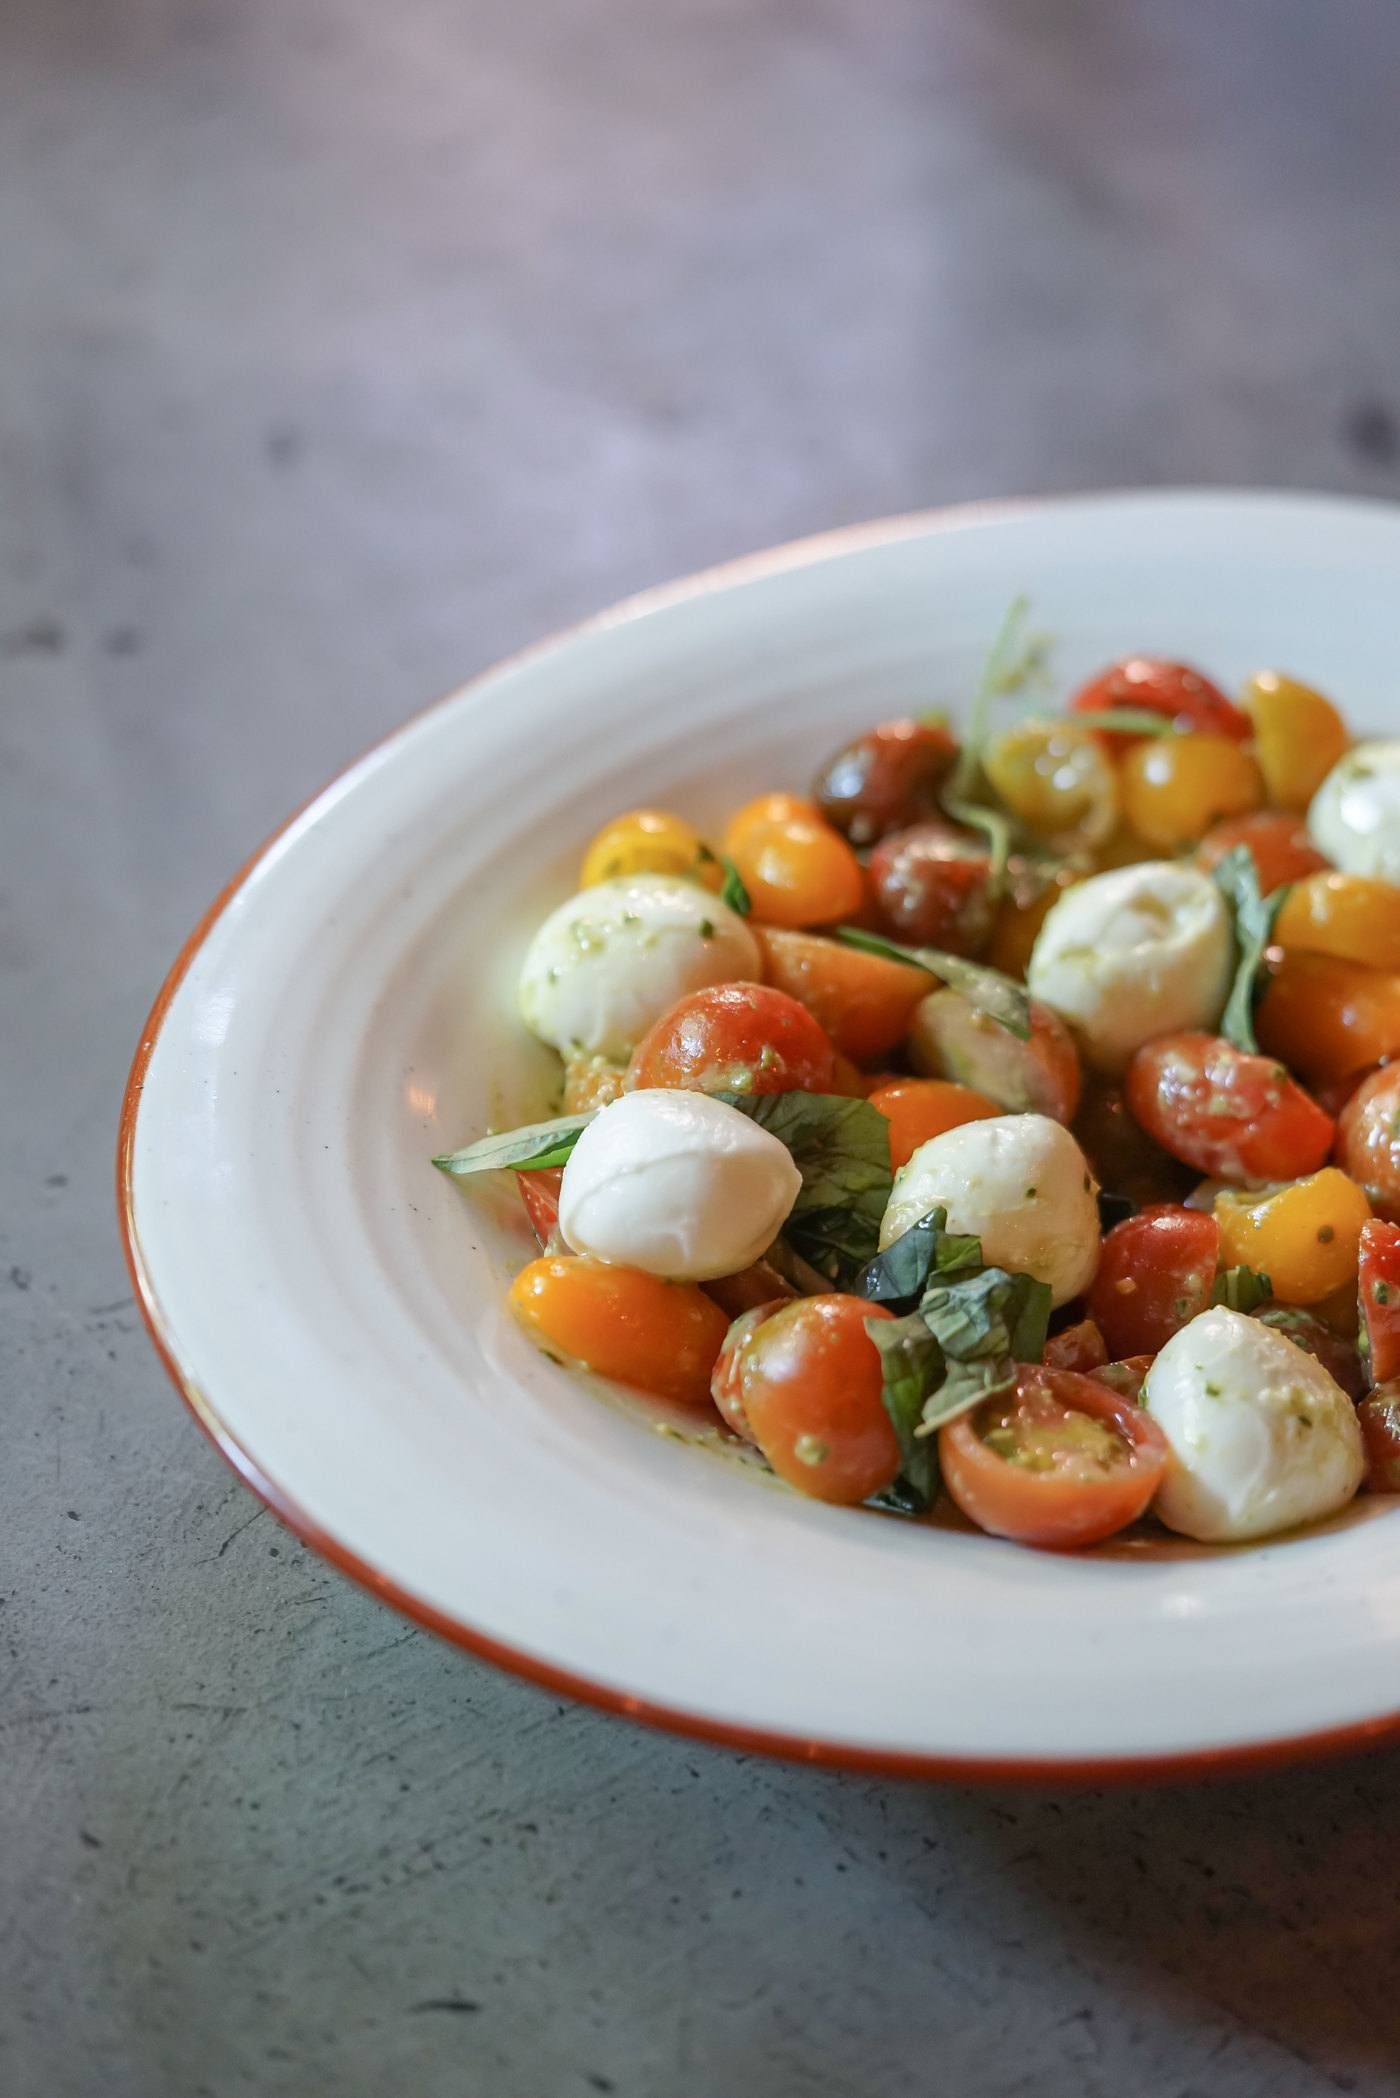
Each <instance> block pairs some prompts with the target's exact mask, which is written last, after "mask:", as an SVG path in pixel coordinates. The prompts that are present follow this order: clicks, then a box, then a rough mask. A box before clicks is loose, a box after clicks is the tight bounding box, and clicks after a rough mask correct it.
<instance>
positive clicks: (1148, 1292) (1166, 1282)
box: [1088, 1202, 1220, 1360]
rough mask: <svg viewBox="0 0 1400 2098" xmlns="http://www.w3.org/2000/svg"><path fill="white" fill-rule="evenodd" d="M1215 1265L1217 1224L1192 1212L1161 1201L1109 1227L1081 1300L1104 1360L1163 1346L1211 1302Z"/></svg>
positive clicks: (1147, 1351)
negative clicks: (1101, 1343)
mask: <svg viewBox="0 0 1400 2098" xmlns="http://www.w3.org/2000/svg"><path fill="white" fill-rule="evenodd" d="M1219 1261H1220V1227H1219V1225H1218V1224H1217V1223H1216V1221H1215V1218H1214V1217H1213V1216H1206V1215H1203V1214H1202V1212H1201V1211H1200V1210H1198V1209H1183V1208H1181V1207H1179V1206H1178V1205H1177V1204H1176V1203H1173V1202H1162V1203H1158V1204H1157V1205H1156V1207H1154V1208H1152V1209H1143V1210H1139V1212H1138V1214H1137V1215H1136V1216H1135V1217H1125V1218H1124V1220H1123V1222H1122V1223H1121V1224H1115V1225H1114V1227H1113V1229H1112V1230H1111V1231H1110V1232H1109V1234H1108V1236H1107V1237H1106V1238H1105V1240H1104V1242H1103V1251H1102V1253H1101V1254H1100V1255H1099V1266H1098V1273H1097V1274H1096V1275H1095V1277H1094V1280H1093V1283H1092V1285H1091V1287H1090V1290H1089V1300H1088V1301H1089V1316H1090V1318H1091V1319H1093V1321H1094V1323H1095V1325H1096V1326H1097V1327H1098V1329H1099V1331H1100V1333H1102V1335H1103V1338H1104V1346H1105V1347H1106V1348H1107V1350H1108V1356H1107V1357H1105V1360H1107V1359H1108V1357H1117V1356H1124V1355H1155V1354H1156V1353H1157V1350H1158V1349H1159V1348H1164V1347H1165V1346H1166V1344H1167V1342H1168V1341H1169V1340H1170V1339H1171V1337H1172V1335H1173V1333H1176V1332H1179V1331H1180V1329H1181V1328H1182V1327H1183V1326H1185V1325H1188V1324H1189V1323H1190V1321H1191V1320H1192V1319H1193V1318H1195V1317H1196V1316H1197V1314H1198V1313H1199V1312H1202V1311H1204V1310H1205V1308H1206V1306H1207V1305H1208V1304H1209V1303H1210V1295H1211V1291H1212V1290H1213V1289H1214V1287H1215V1271H1216V1268H1217V1267H1218V1265H1219Z"/></svg>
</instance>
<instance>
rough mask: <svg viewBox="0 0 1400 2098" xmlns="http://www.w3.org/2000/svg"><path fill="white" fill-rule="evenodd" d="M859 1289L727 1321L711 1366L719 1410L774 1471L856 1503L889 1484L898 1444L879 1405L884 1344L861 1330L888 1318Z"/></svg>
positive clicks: (815, 1494) (810, 1490) (801, 1487)
mask: <svg viewBox="0 0 1400 2098" xmlns="http://www.w3.org/2000/svg"><path fill="white" fill-rule="evenodd" d="M890 1316H891V1314H890V1313H889V1312H888V1311H887V1310H886V1309H885V1308H884V1306H883V1305H879V1304H867V1303H866V1302H865V1301H864V1300H863V1299H862V1298H860V1297H844V1296H824V1297H798V1298H797V1299H796V1300H795V1301H794V1302H793V1303H791V1304H784V1305H782V1306H781V1307H780V1308H779V1309H778V1310H777V1311H775V1312H772V1313H771V1314H768V1315H765V1313H764V1312H763V1311H762V1310H761V1309H760V1310H759V1311H756V1312H751V1313H749V1314H748V1316H747V1317H746V1318H743V1319H741V1320H739V1322H738V1323H737V1324H736V1325H735V1326H734V1328H733V1329H732V1331H731V1333H730V1335H729V1338H728V1340H727V1341H726V1343H725V1347H724V1351H723V1353H722V1354H721V1356H720V1358H719V1362H718V1364H717V1365H716V1368H715V1375H714V1398H715V1403H716V1405H717V1406H718V1407H719V1410H720V1412H721V1413H722V1414H723V1415H724V1417H725V1419H726V1420H727V1421H728V1422H729V1423H730V1425H731V1426H732V1427H733V1426H737V1425H738V1424H739V1423H740V1422H742V1423H743V1425H742V1426H739V1427H738V1432H739V1433H741V1434H744V1433H747V1434H748V1435H749V1436H750V1438H751V1439H752V1440H753V1441H754V1442H756V1443H757V1444H758V1447H759V1448H760V1449H761V1450H762V1452H763V1454H764V1456H765V1457H766V1458H767V1459H768V1462H769V1463H770V1464H771V1465H772V1467H773V1469H774V1471H775V1472H776V1473H777V1474H778V1476H779V1478H780V1479H786V1480H787V1482H788V1484H789V1486H795V1487H796V1488H797V1490H798V1492H799V1493H805V1494H808V1495H810V1496H811V1498H812V1499H813V1500H818V1501H834V1502H837V1503H840V1504H843V1505H847V1506H854V1505H855V1503H857V1502H859V1501H866V1500H869V1498H870V1496H871V1494H872V1493H878V1492H879V1490H880V1488H881V1487H882V1486H888V1485H889V1484H890V1483H891V1481H892V1480H893V1479H894V1477H895V1475H896V1473H897V1472H898V1470H899V1444H898V1442H897V1441H896V1439H895V1432H894V1428H893V1427H892V1425H891V1423H890V1417H889V1415H888V1413H886V1411H885V1402H884V1398H883V1391H884V1373H883V1369H882V1367H881V1362H880V1351H879V1349H878V1348H877V1347H876V1346H875V1343H874V1342H873V1341H872V1340H871V1338H870V1335H869V1334H868V1333H867V1332H866V1330H865V1329H866V1325H867V1323H868V1322H869V1321H870V1320H871V1319H872V1318H889V1317H890Z"/></svg>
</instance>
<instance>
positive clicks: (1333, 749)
mask: <svg viewBox="0 0 1400 2098" xmlns="http://www.w3.org/2000/svg"><path fill="white" fill-rule="evenodd" d="M1243 698H1244V704H1245V709H1246V711H1247V713H1248V715H1249V720H1250V725H1251V727H1252V728H1253V731H1254V755H1255V756H1256V758H1257V759H1258V760H1259V769H1260V771H1261V772H1262V773H1263V775H1264V785H1265V787H1266V789H1267V790H1268V796H1269V799H1270V801H1271V802H1273V803H1274V804H1275V806H1276V807H1278V808H1281V809H1305V808H1306V807H1307V805H1308V803H1309V802H1310V801H1311V800H1312V798H1313V796H1314V794H1316V792H1317V790H1318V788H1319V787H1320V786H1321V785H1322V782H1323V781H1324V780H1325V779H1326V777H1327V775H1328V773H1329V772H1330V771H1331V770H1332V767H1333V766H1334V765H1335V764H1336V762H1337V760H1338V758H1340V757H1341V756H1342V755H1343V753H1344V752H1345V751H1346V750H1348V749H1349V748H1350V746H1351V737H1350V736H1349V735H1348V734H1347V727H1346V723H1345V722H1344V721H1343V720H1342V717H1341V715H1340V714H1339V713H1338V712H1337V709H1336V708H1335V707H1334V706H1333V704H1332V702H1331V700H1330V699H1324V698H1323V696H1322V694H1321V693H1320V692H1314V691H1313V689H1312V687H1311V685H1300V684H1299V683H1298V680H1297V679H1296V678H1291V677H1283V676H1281V675H1280V674H1279V672H1278V671H1277V670H1256V671H1255V673H1254V675H1253V677H1251V678H1246V680H1245V686H1244V694H1243Z"/></svg>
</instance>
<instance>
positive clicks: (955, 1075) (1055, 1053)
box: [909, 990, 1081, 1122]
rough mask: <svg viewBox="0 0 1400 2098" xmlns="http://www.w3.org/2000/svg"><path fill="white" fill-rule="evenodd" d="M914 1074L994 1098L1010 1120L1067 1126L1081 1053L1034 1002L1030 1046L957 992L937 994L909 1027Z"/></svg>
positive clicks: (1060, 1023)
mask: <svg viewBox="0 0 1400 2098" xmlns="http://www.w3.org/2000/svg"><path fill="white" fill-rule="evenodd" d="M909 1059H910V1062H911V1063H912V1064H913V1066H914V1068H915V1070H916V1071H921V1072H925V1073H927V1074H928V1076H930V1077H933V1078H952V1079H955V1080H956V1081H957V1083H958V1084H959V1085H965V1086H971V1088H972V1089H973V1091H974V1092H978V1093H982V1094H985V1096H986V1098H987V1099H988V1100H995V1101H996V1103H997V1104H998V1106H1000V1107H1002V1108H1004V1109H1005V1110H1006V1112H1007V1113H1008V1114H1018V1115H1019V1114H1039V1115H1049V1116H1050V1117H1051V1118H1052V1119H1053V1120H1054V1121H1056V1122H1069V1121H1072V1120H1073V1118H1074V1111H1075V1109H1076V1107H1077V1106H1078V1105H1079V1089H1080V1084H1081V1074H1080V1069H1079V1051H1078V1050H1077V1049H1076V1048H1075V1046H1074V1040H1073V1037H1072V1036H1071V1034H1070V1032H1069V1029H1068V1028H1067V1027H1066V1026H1065V1023H1064V1021H1063V1020H1061V1019H1060V1018H1059V1016H1058V1014H1056V1013H1052V1012H1051V1010H1050V1008H1049V1007H1048V1006H1046V1005H1041V1004H1040V1003H1039V1002H1038V1001H1037V1000H1035V999H1032V1001H1031V1032H1030V1039H1029V1041H1022V1040H1021V1038H1020V1036H1019V1035H1014V1034H1012V1033H1011V1031H1010V1029H1009V1028H1006V1027H1003V1026H1002V1025H1001V1024H1000V1022H998V1021H996V1020H993V1019H992V1018H991V1017H990V1015H989V1014H987V1013H984V1012H982V1011H980V1010H979V1009H978V1008H977V1007H976V1006H974V1005H970V1004H969V1003H968V1001H967V999H966V998H964V997H963V996H962V995H961V994H960V993H959V992H957V991H948V990H943V991H934V992H932V993H931V994H930V996H929V997H927V998H925V999H924V1001H923V1003H922V1005H920V1007H919V1009H918V1011H917V1012H916V1013H915V1015H914V1018H913V1023H912V1025H911V1026H910V1029H909Z"/></svg>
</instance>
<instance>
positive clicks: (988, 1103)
mask: <svg viewBox="0 0 1400 2098" xmlns="http://www.w3.org/2000/svg"><path fill="white" fill-rule="evenodd" d="M869 1099H870V1105H871V1106H872V1107H878V1108H879V1110H880V1113H881V1114H882V1115H883V1116H884V1117H885V1120H886V1121H887V1122H888V1123H889V1125H890V1164H891V1165H892V1166H893V1167H894V1169H895V1171H896V1172H898V1171H899V1168H900V1167H901V1166H902V1165H907V1164H908V1162H909V1160H910V1159H911V1158H912V1157H913V1156H914V1153H915V1152H916V1151H917V1150H918V1148H919V1146H920V1144H926V1143H927V1142H928V1140H929V1138H930V1137H934V1136H942V1134H943V1132H944V1130H945V1129H957V1128H958V1127H959V1126H960V1125H961V1124H962V1123H963V1122H980V1121H983V1120H984V1119H985V1118H986V1117H988V1116H990V1115H999V1114H1004V1113H1005V1111H1006V1110H1005V1109H1004V1108H1001V1107H998V1106H997V1103H996V1101H995V1100H989V1099H988V1098H987V1096H986V1094H985V1093H975V1092H974V1091H973V1090H972V1087H971V1086H969V1085H954V1084H953V1083H952V1082H951V1081H950V1080H948V1079H946V1078H896V1079H895V1080H894V1081H893V1082H892V1083H891V1084H889V1085H881V1086H877V1087H876V1088H875V1090H874V1092H873V1093H871V1094H870V1095H869Z"/></svg>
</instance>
